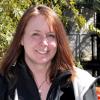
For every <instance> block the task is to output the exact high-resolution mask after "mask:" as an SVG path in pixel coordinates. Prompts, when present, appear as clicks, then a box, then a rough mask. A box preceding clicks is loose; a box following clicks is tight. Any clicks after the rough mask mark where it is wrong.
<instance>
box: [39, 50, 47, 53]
mask: <svg viewBox="0 0 100 100" xmlns="http://www.w3.org/2000/svg"><path fill="white" fill-rule="evenodd" d="M37 52H38V53H40V54H46V53H47V51H41V50H37Z"/></svg>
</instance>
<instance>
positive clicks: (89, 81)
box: [73, 67, 96, 97]
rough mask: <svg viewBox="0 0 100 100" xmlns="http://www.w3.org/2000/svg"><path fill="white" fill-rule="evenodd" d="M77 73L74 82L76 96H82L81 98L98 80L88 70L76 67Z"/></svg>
mask: <svg viewBox="0 0 100 100" xmlns="http://www.w3.org/2000/svg"><path fill="white" fill-rule="evenodd" d="M75 72H76V75H75V78H74V80H73V86H74V91H75V95H76V96H77V95H80V97H83V95H84V94H85V93H86V91H88V90H89V88H90V87H91V86H92V85H93V84H94V82H95V81H96V78H95V77H93V76H92V75H91V74H90V73H89V72H87V71H86V70H83V69H80V68H77V67H75Z"/></svg>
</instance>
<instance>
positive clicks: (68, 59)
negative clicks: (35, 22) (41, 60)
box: [1, 5, 74, 78]
mask: <svg viewBox="0 0 100 100" xmlns="http://www.w3.org/2000/svg"><path fill="white" fill-rule="evenodd" d="M39 14H42V15H43V16H45V18H46V20H47V22H48V24H49V26H50V27H51V26H52V27H53V30H54V31H55V33H56V38H57V53H56V55H55V57H54V59H53V60H52V65H51V67H50V69H49V71H50V78H52V77H53V76H55V72H57V70H58V69H60V70H73V66H74V59H73V56H72V53H71V50H70V48H69V43H68V37H67V36H66V32H65V29H64V26H63V24H62V22H61V20H60V19H59V17H58V16H57V14H56V13H55V12H54V11H53V10H52V9H51V8H49V7H47V6H44V5H38V6H32V7H30V8H29V9H28V10H27V11H26V12H25V13H24V15H23V16H22V18H21V19H20V21H19V24H18V26H17V28H16V32H15V35H14V38H13V40H12V43H11V45H10V47H9V49H8V51H7V53H6V55H5V58H4V60H3V62H2V65H1V72H3V74H5V73H6V72H7V70H8V69H9V68H10V67H11V66H12V65H13V64H14V63H15V62H16V61H17V59H18V57H19V56H20V55H21V54H22V52H23V48H22V46H21V45H20V43H21V39H22V37H23V35H24V30H25V27H26V25H27V23H28V21H29V19H30V18H31V17H34V16H38V15H39Z"/></svg>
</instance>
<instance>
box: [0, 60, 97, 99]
mask: <svg viewBox="0 0 100 100" xmlns="http://www.w3.org/2000/svg"><path fill="white" fill-rule="evenodd" d="M13 69H16V70H15V72H14V70H13ZM9 73H11V74H13V76H14V78H12V77H11V75H8V76H7V75H6V77H3V76H1V75H0V100H14V96H15V94H14V93H15V89H17V91H18V97H19V100H41V99H40V95H39V92H38V88H37V86H36V83H35V81H34V79H33V78H32V76H31V73H30V70H29V69H28V67H27V65H26V64H25V62H24V61H23V60H20V61H18V62H17V64H16V66H12V68H11V69H10V71H9ZM14 74H15V75H14ZM16 76H17V77H16ZM70 77H71V73H70V71H66V72H63V73H62V72H60V71H58V73H57V75H56V77H55V79H54V80H53V82H52V85H51V87H50V89H49V92H48V95H47V99H46V100H66V99H68V100H75V96H74V89H73V84H72V81H71V80H70ZM92 93H94V94H95V90H94V88H93V86H92V87H91V88H90V89H89V90H88V91H87V93H86V95H85V97H84V100H90V99H89V98H90V97H92V98H93V100H97V99H96V95H93V94H92ZM89 96H90V97H89Z"/></svg>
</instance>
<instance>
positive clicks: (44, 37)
mask: <svg viewBox="0 0 100 100" xmlns="http://www.w3.org/2000/svg"><path fill="white" fill-rule="evenodd" d="M21 44H22V46H23V47H24V51H25V60H26V61H27V63H30V62H31V63H33V64H48V63H51V60H52V59H53V57H54V56H55V54H56V51H57V40H56V36H55V33H54V31H53V29H52V28H51V29H50V27H49V25H48V23H47V22H46V19H45V17H44V16H42V15H38V16H36V17H34V18H33V17H32V18H31V19H30V20H29V22H28V24H27V26H26V28H25V33H24V36H23V38H22V40H21Z"/></svg>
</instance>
